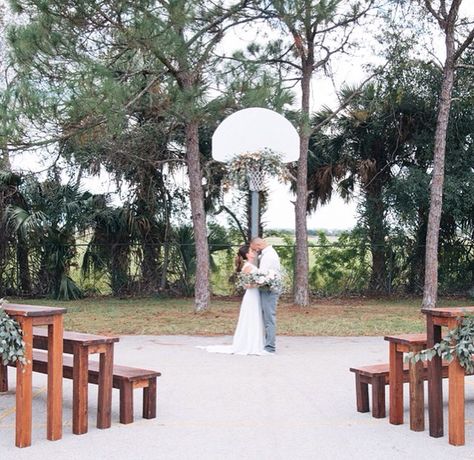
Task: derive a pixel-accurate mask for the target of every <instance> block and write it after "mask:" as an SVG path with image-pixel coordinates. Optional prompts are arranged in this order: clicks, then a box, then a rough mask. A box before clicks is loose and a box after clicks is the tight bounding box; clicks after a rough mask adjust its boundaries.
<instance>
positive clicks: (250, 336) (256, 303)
mask: <svg viewBox="0 0 474 460" xmlns="http://www.w3.org/2000/svg"><path fill="white" fill-rule="evenodd" d="M245 267H251V270H252V271H254V270H256V269H257V267H255V266H254V265H252V264H250V263H248V262H246V263H245V264H244V267H243V268H245ZM264 347H265V329H264V327H263V316H262V308H261V306H260V292H259V290H258V288H248V289H246V290H245V294H244V297H243V299H242V304H241V305H240V314H239V321H238V323H237V328H236V329H235V334H234V337H233V340H232V345H209V346H207V347H198V348H203V349H204V350H207V351H209V352H211V353H229V354H235V355H271V354H272V353H269V352H267V351H266V350H265V349H264Z"/></svg>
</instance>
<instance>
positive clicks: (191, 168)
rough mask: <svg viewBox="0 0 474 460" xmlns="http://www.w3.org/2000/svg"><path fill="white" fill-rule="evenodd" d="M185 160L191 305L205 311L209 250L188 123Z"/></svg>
mask: <svg viewBox="0 0 474 460" xmlns="http://www.w3.org/2000/svg"><path fill="white" fill-rule="evenodd" d="M185 136H186V159H187V164H188V174H189V199H190V203H191V214H192V219H193V228H194V240H195V243H196V264H197V269H196V282H195V288H194V306H195V310H196V311H197V312H199V311H203V310H206V309H207V308H208V307H209V302H210V286H209V268H210V267H209V247H208V243H207V227H206V213H205V211H204V194H203V190H202V173H201V165H200V158H199V132H198V122H197V121H195V120H191V121H187V122H186V125H185Z"/></svg>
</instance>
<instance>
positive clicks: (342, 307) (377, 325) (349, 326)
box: [9, 297, 474, 336]
mask: <svg viewBox="0 0 474 460" xmlns="http://www.w3.org/2000/svg"><path fill="white" fill-rule="evenodd" d="M9 300H10V302H12V303H13V302H16V303H25V304H36V305H50V306H61V307H65V308H67V310H68V313H67V314H66V315H65V328H66V329H68V330H74V331H81V332H89V333H96V334H119V335H126V334H131V335H133V334H140V335H220V334H224V335H231V334H233V332H234V328H235V325H236V323H237V318H238V314H239V299H235V300H229V299H220V298H215V299H213V302H212V306H211V308H210V310H209V311H206V312H204V313H199V314H196V313H194V311H193V300H192V299H156V298H144V299H125V300H121V299H112V298H103V297H101V298H89V299H83V300H78V301H72V302H58V301H53V300H49V299H40V300H31V299H28V300H26V299H23V300H22V299H9ZM472 304H474V302H473V301H472V300H469V299H459V298H456V299H441V300H440V302H439V305H440V306H467V305H472ZM420 305H421V298H420V299H364V298H354V299H351V298H340V299H324V300H315V301H314V303H313V304H312V305H311V306H310V307H309V308H304V309H302V308H299V307H295V306H293V305H291V304H289V303H285V302H284V301H280V303H279V306H278V312H277V322H278V334H280V335H294V336H297V335H300V336H323V335H329V336H358V335H384V334H401V333H412V332H423V331H424V330H425V322H424V316H423V315H422V314H421V313H420Z"/></svg>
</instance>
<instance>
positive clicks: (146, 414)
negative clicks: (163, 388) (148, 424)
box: [143, 377, 156, 419]
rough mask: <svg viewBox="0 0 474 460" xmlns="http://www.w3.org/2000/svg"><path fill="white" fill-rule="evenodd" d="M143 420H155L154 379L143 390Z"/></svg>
mask: <svg viewBox="0 0 474 460" xmlns="http://www.w3.org/2000/svg"><path fill="white" fill-rule="evenodd" d="M143 418H148V419H149V418H156V377H154V378H151V379H149V380H148V386H147V387H145V388H143Z"/></svg>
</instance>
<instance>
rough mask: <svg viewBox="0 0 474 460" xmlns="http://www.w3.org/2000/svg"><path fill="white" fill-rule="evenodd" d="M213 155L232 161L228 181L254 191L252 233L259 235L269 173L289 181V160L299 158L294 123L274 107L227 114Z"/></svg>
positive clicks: (217, 134)
mask: <svg viewBox="0 0 474 460" xmlns="http://www.w3.org/2000/svg"><path fill="white" fill-rule="evenodd" d="M212 157H213V158H214V159H215V160H217V161H221V162H224V163H228V171H229V175H228V177H227V181H226V182H228V183H230V184H232V185H236V186H238V187H242V186H246V185H248V188H249V190H250V191H251V219H250V221H251V236H252V237H255V236H258V221H259V212H260V211H259V210H260V207H259V193H258V192H260V191H262V190H265V181H266V178H267V177H268V176H277V177H279V178H280V179H282V180H283V181H285V182H286V181H287V180H288V178H289V177H290V174H289V172H288V170H287V168H286V167H285V166H284V164H285V163H290V162H292V161H296V160H297V159H298V158H299V136H298V133H297V131H296V129H295V128H294V126H293V125H292V124H291V123H290V122H289V121H288V120H287V119H286V118H285V117H283V116H282V115H280V114H279V113H276V112H274V111H273V110H268V109H264V108H261V107H251V108H248V109H243V110H239V111H238V112H235V113H233V114H232V115H230V116H229V117H227V118H226V119H225V120H224V121H223V122H222V123H221V124H220V125H219V126H218V128H217V129H216V131H215V132H214V135H213V136H212Z"/></svg>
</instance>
